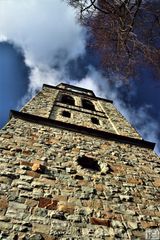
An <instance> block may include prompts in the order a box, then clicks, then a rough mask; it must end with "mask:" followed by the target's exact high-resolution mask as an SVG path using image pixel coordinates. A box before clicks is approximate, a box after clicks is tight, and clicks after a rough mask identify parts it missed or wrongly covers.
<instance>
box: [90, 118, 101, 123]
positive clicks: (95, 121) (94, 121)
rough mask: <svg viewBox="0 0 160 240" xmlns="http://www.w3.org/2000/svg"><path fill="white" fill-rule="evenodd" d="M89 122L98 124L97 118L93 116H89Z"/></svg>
mask: <svg viewBox="0 0 160 240" xmlns="http://www.w3.org/2000/svg"><path fill="white" fill-rule="evenodd" d="M91 122H92V123H93V124H97V125H99V120H98V119H97V118H95V117H91Z"/></svg>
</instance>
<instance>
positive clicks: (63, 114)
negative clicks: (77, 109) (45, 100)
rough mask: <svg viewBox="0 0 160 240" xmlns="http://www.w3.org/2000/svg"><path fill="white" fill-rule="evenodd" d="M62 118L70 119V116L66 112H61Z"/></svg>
mask: <svg viewBox="0 0 160 240" xmlns="http://www.w3.org/2000/svg"><path fill="white" fill-rule="evenodd" d="M62 116H63V117H67V118H70V117H71V114H70V112H68V111H63V112H62Z"/></svg>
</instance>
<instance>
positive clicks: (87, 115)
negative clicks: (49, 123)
mask: <svg viewBox="0 0 160 240" xmlns="http://www.w3.org/2000/svg"><path fill="white" fill-rule="evenodd" d="M61 105H62V104H61ZM63 105H64V104H63ZM74 109H75V107H74V106H71V107H70V109H65V108H64V107H61V106H55V107H54V109H53V113H52V115H51V118H53V119H55V120H59V121H63V122H68V123H72V124H77V125H80V126H85V127H89V128H94V129H98V130H102V131H108V132H112V133H116V132H115V131H114V129H113V126H112V125H111V123H110V121H109V120H108V119H107V118H105V117H104V114H101V115H100V114H99V116H97V115H94V114H93V113H92V111H89V110H88V111H87V110H85V111H84V109H81V112H79V111H75V110H74ZM64 110H67V111H68V112H70V114H71V117H70V118H67V117H63V116H62V112H63V111H64ZM92 117H94V118H97V119H98V120H99V125H97V124H94V123H92V122H91V118H92Z"/></svg>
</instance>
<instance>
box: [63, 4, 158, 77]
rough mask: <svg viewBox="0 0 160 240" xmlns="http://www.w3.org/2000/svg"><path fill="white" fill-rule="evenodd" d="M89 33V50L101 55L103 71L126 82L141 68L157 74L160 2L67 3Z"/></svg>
mask: <svg viewBox="0 0 160 240" xmlns="http://www.w3.org/2000/svg"><path fill="white" fill-rule="evenodd" d="M67 2H68V3H69V4H70V5H72V6H73V7H75V8H76V9H77V10H78V17H79V20H80V21H81V23H82V24H83V25H85V26H86V27H87V28H88V29H89V31H90V32H91V36H92V37H91V38H90V39H89V47H93V48H95V49H96V50H98V52H99V53H100V58H101V63H102V67H103V70H105V72H107V71H108V70H109V71H112V72H114V73H119V74H120V75H121V76H122V77H123V78H125V79H127V78H129V77H130V76H134V75H135V74H136V73H137V69H138V68H140V67H146V66H149V67H150V68H151V69H153V70H154V72H155V73H159V71H160V69H159V62H160V50H159V46H160V1H158V0H157V1H156V0H150V1H147V0H67Z"/></svg>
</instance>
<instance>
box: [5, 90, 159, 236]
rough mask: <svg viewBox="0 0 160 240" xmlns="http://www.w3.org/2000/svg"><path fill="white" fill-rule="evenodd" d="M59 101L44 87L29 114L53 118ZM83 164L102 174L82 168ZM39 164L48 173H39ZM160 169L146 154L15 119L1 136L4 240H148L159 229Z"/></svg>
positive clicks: (117, 120)
mask: <svg viewBox="0 0 160 240" xmlns="http://www.w3.org/2000/svg"><path fill="white" fill-rule="evenodd" d="M56 96H58V91H57V90H55V89H51V88H47V87H45V88H44V90H43V91H42V92H41V93H39V94H38V95H37V96H36V97H35V98H34V99H33V100H32V101H31V102H29V103H28V104H27V105H26V106H25V107H24V108H23V110H22V111H25V112H28V113H31V114H34V115H39V116H43V117H44V116H45V117H46V118H47V117H49V116H50V113H51V111H54V107H53V101H54V100H55V99H56ZM73 96H76V97H75V102H76V106H79V104H81V101H80V95H79V94H76V93H73ZM57 104H60V103H57ZM105 104H106V105H105ZM64 105H65V104H64ZM102 105H103V109H107V111H108V113H107V114H108V115H109V116H110V118H111V120H112V124H110V125H108V131H113V132H114V131H115V128H116V129H117V131H119V132H120V133H121V134H122V135H127V136H131V137H135V138H137V137H138V138H139V136H138V135H137V133H136V132H135V130H134V129H133V128H132V127H130V125H129V124H128V123H127V122H126V120H124V118H122V117H120V115H119V113H117V111H116V110H115V108H114V107H113V106H112V104H111V103H107V102H103V104H102ZM55 106H56V108H55V116H56V117H57V116H58V114H59V112H60V111H61V107H59V109H58V106H57V105H55ZM100 106H101V105H100V103H99V101H97V102H96V100H95V108H96V110H99V111H102V112H103V109H102V108H101V107H100ZM64 107H65V106H64ZM57 109H58V110H57ZM71 111H73V109H72V110H71ZM52 113H53V112H52ZM73 113H74V112H73ZM77 113H78V111H76V114H77ZM90 114H91V115H92V114H93V113H91V112H90ZM99 114H100V113H99ZM102 114H104V113H102ZM75 116H76V115H75ZM83 118H84V122H85V121H86V122H87V121H88V120H85V118H86V113H84V115H83ZM57 119H58V117H57ZM88 119H89V118H88ZM61 120H62V119H61ZM70 120H71V121H74V118H73V119H70ZM68 121H69V120H68ZM75 121H76V118H75ZM100 121H101V120H100ZM84 122H82V125H83V124H84V125H85V123H84ZM75 123H76V122H75ZM106 123H107V122H106ZM77 124H81V122H79V123H78V122H77ZM107 124H108V123H107ZM107 124H106V125H105V126H104V129H106V130H107ZM113 124H114V128H112V126H113ZM102 125H103V124H102ZM122 126H123V128H122ZM90 127H92V126H90ZM96 127H97V126H96ZM99 127H100V128H101V126H99ZM80 156H87V157H90V158H93V159H95V160H96V161H98V164H99V166H100V170H99V171H94V170H92V169H88V168H85V167H82V166H81V165H80V164H78V161H77V159H78V157H80ZM35 163H36V164H37V163H38V164H40V165H39V166H45V168H43V171H39V169H36V170H35V171H33V169H32V168H33V165H34V164H35ZM159 164H160V160H159V158H158V157H157V155H156V154H155V153H154V152H153V151H152V150H150V149H147V148H142V147H137V146H135V145H130V144H125V143H120V142H116V141H109V140H108V141H107V140H103V139H101V138H95V137H91V136H87V135H84V134H81V133H75V132H72V131H67V130H62V129H58V128H55V127H54V126H53V127H48V126H43V125H40V124H36V123H31V122H27V121H24V120H22V119H18V118H12V119H11V120H10V121H9V122H8V124H7V125H6V126H5V127H4V128H3V129H2V130H1V135H0V239H46V240H47V239H48V240H51V239H64V240H67V239H85V240H86V239H144V237H145V230H146V229H148V228H158V227H160V207H159V199H160V197H159V187H160V184H159V171H158V170H157V169H159Z"/></svg>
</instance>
